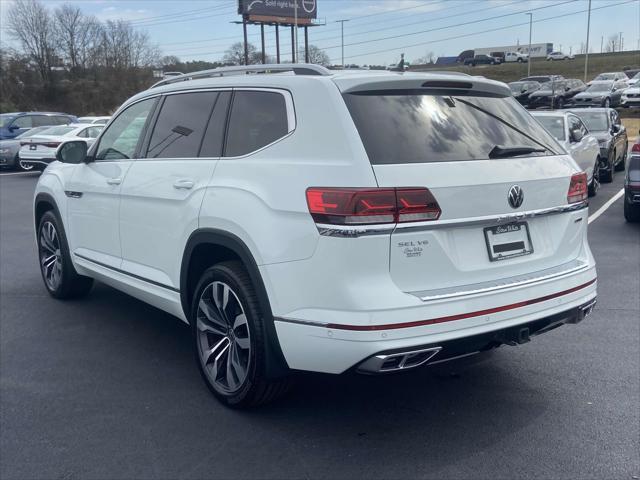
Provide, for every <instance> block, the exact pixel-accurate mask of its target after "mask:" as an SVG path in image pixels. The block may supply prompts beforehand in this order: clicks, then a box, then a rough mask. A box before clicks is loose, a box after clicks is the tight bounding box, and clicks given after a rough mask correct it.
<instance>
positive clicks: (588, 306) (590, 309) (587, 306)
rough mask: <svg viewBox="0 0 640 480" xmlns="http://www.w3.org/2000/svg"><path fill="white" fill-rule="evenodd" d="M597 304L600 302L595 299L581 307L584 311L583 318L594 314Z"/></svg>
mask: <svg viewBox="0 0 640 480" xmlns="http://www.w3.org/2000/svg"><path fill="white" fill-rule="evenodd" d="M596 303H598V301H597V300H596V299H595V298H594V299H593V300H591V301H590V302H589V303H585V304H584V305H581V306H580V310H581V311H582V318H587V317H588V316H589V315H591V312H593V309H594V307H595V306H596Z"/></svg>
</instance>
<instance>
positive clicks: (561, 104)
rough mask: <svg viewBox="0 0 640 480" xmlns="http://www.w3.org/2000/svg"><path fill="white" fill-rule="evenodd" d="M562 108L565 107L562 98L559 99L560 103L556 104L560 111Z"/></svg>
mask: <svg viewBox="0 0 640 480" xmlns="http://www.w3.org/2000/svg"><path fill="white" fill-rule="evenodd" d="M562 107H564V100H563V98H562V97H560V98H558V101H557V102H556V109H557V110H560V109H562Z"/></svg>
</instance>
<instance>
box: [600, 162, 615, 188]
mask: <svg viewBox="0 0 640 480" xmlns="http://www.w3.org/2000/svg"><path fill="white" fill-rule="evenodd" d="M614 158H615V157H614ZM614 171H615V168H614V166H613V161H611V160H610V161H609V162H608V164H607V168H606V169H604V170H603V169H600V183H611V182H613V175H614V173H613V172H614Z"/></svg>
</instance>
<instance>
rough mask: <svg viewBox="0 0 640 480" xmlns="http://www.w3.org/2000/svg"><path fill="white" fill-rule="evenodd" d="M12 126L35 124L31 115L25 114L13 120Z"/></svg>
mask: <svg viewBox="0 0 640 480" xmlns="http://www.w3.org/2000/svg"><path fill="white" fill-rule="evenodd" d="M11 126H12V127H18V128H31V127H32V126H33V123H32V121H31V116H30V115H24V116H23V117H18V118H16V119H15V120H14V121H13V123H12V124H11Z"/></svg>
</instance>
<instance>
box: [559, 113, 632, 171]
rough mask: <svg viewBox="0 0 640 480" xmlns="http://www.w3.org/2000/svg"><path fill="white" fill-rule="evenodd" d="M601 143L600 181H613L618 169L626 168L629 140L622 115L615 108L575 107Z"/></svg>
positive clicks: (581, 118) (590, 131) (578, 114)
mask: <svg viewBox="0 0 640 480" xmlns="http://www.w3.org/2000/svg"><path fill="white" fill-rule="evenodd" d="M571 112H572V113H575V114H576V115H577V116H578V117H580V120H582V121H583V122H584V124H585V125H586V126H587V128H588V129H589V133H590V134H591V135H593V136H594V137H596V138H597V139H598V143H599V144H600V158H601V163H600V181H601V182H611V181H612V180H613V174H614V172H616V171H621V170H624V165H625V163H626V160H627V149H628V146H629V140H628V138H627V129H626V128H625V127H624V125H622V122H620V115H618V112H616V111H615V110H614V109H613V108H588V109H573V110H571Z"/></svg>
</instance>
